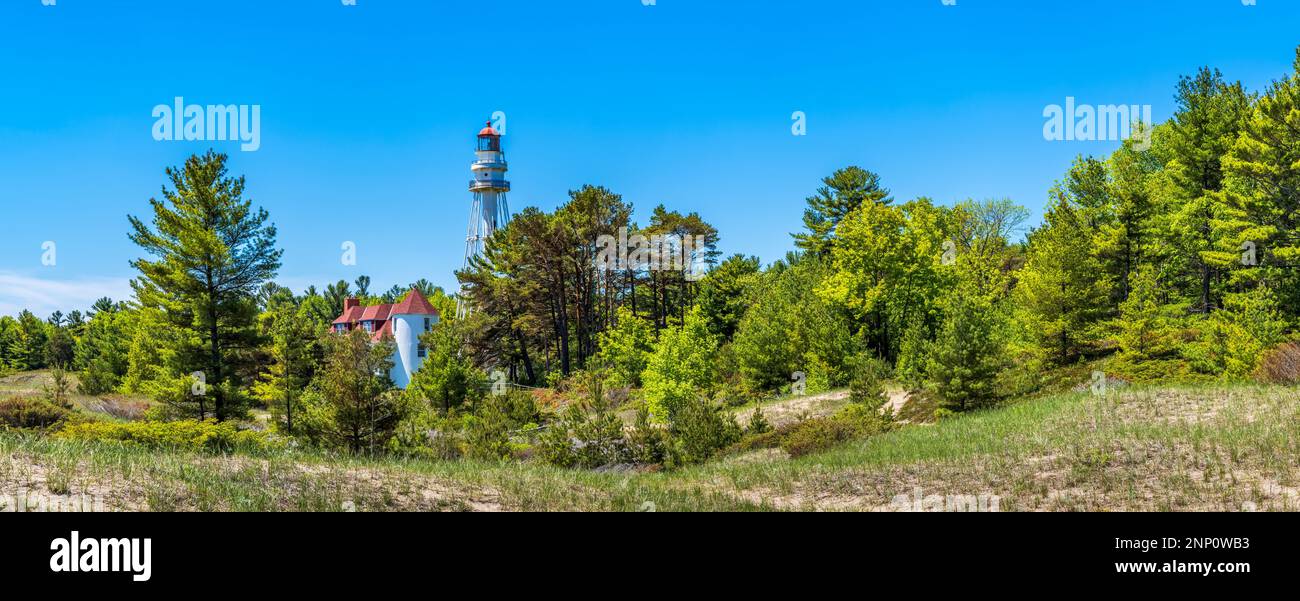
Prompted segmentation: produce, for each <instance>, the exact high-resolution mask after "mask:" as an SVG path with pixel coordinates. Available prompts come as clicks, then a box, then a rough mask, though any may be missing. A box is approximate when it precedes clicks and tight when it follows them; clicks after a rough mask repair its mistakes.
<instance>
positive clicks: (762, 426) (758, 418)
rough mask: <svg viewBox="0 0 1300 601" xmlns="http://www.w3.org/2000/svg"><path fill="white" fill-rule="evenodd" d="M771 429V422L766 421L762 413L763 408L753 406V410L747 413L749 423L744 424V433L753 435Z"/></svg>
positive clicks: (764, 432) (765, 432)
mask: <svg viewBox="0 0 1300 601" xmlns="http://www.w3.org/2000/svg"><path fill="white" fill-rule="evenodd" d="M771 431H772V424H771V423H769V422H768V421H767V416H765V415H763V408H762V407H755V408H754V412H753V413H751V414H749V423H748V424H746V425H745V435H746V436H755V435H759V434H767V433H768V432H771Z"/></svg>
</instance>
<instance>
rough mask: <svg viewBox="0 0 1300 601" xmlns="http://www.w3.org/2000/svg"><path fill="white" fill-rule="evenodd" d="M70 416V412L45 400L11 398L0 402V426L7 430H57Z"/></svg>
mask: <svg viewBox="0 0 1300 601" xmlns="http://www.w3.org/2000/svg"><path fill="white" fill-rule="evenodd" d="M71 414H72V412H71V411H68V410H67V409H65V408H63V407H60V406H59V405H56V404H54V403H52V402H50V401H47V400H45V399H31V398H12V399H9V400H6V401H0V425H3V426H6V427H9V428H18V429H23V430H50V429H57V428H59V427H60V426H62V425H63V424H64V423H65V422H66V421H67V420H68V417H69V416H70V415H71Z"/></svg>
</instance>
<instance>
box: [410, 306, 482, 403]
mask: <svg viewBox="0 0 1300 601" xmlns="http://www.w3.org/2000/svg"><path fill="white" fill-rule="evenodd" d="M467 327H468V326H467V324H465V323H464V322H461V321H457V320H451V321H439V322H438V323H435V324H433V327H432V328H431V329H430V330H429V331H428V332H426V333H424V334H423V335H421V336H420V342H421V343H422V344H423V345H424V347H425V349H426V350H425V358H424V362H422V363H421V364H420V369H419V370H418V371H416V372H415V375H414V376H412V377H411V382H410V384H409V385H407V387H406V395H407V396H408V397H409V398H411V399H412V400H414V401H417V402H420V403H424V404H429V405H431V406H432V407H433V408H435V409H437V410H439V411H441V412H442V413H444V414H445V413H447V412H449V411H451V410H453V409H456V408H458V407H461V406H464V405H466V404H469V403H473V402H475V401H476V400H478V399H480V398H482V396H483V392H484V390H483V382H484V381H486V380H487V377H486V376H485V375H484V374H483V372H482V371H480V370H479V369H477V368H476V367H474V364H473V362H472V361H471V360H470V359H469V358H468V357H466V356H465V354H464V350H463V349H464V348H465V346H464V345H465V343H466V340H467V334H466V331H465V330H466V328H467Z"/></svg>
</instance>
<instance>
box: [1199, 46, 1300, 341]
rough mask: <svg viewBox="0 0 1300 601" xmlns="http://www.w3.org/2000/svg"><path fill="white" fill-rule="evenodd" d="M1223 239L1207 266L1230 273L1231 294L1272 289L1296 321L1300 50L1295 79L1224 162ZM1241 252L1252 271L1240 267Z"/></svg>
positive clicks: (1260, 108) (1257, 115)
mask: <svg viewBox="0 0 1300 601" xmlns="http://www.w3.org/2000/svg"><path fill="white" fill-rule="evenodd" d="M1223 166H1224V170H1225V171H1226V179H1227V184H1226V185H1225V188H1224V192H1223V194H1222V195H1221V196H1222V198H1223V199H1224V204H1225V205H1226V208H1225V210H1224V211H1223V216H1222V219H1221V220H1220V222H1219V223H1218V225H1219V228H1220V231H1221V232H1223V233H1224V235H1223V241H1222V244H1221V246H1220V252H1219V253H1217V254H1213V255H1212V256H1211V258H1212V259H1214V260H1215V262H1216V263H1217V264H1218V265H1219V266H1220V268H1221V269H1225V270H1226V269H1231V270H1232V272H1233V275H1234V276H1235V277H1234V280H1235V281H1234V284H1235V286H1234V287H1235V288H1237V289H1241V287H1246V286H1257V285H1266V286H1270V287H1272V288H1274V290H1275V292H1277V294H1278V296H1279V300H1280V301H1281V304H1282V306H1283V307H1285V308H1286V314H1287V315H1289V316H1290V317H1292V318H1294V317H1297V316H1300V269H1298V268H1300V49H1297V50H1296V61H1295V72H1294V73H1293V74H1291V75H1290V76H1289V77H1287V78H1284V79H1282V80H1280V81H1276V82H1274V83H1273V84H1272V85H1271V86H1270V87H1269V89H1268V91H1267V92H1266V93H1265V94H1264V96H1263V97H1262V98H1260V99H1259V101H1258V102H1257V103H1256V105H1255V110H1254V113H1253V114H1252V115H1251V117H1250V118H1249V120H1247V122H1246V124H1245V126H1244V127H1243V128H1242V131H1241V135H1240V136H1239V137H1238V138H1237V140H1236V143H1235V144H1234V145H1233V147H1232V150H1231V152H1230V153H1228V156H1227V157H1226V158H1225V159H1224V161H1223ZM1243 249H1246V250H1247V251H1248V252H1253V253H1254V255H1255V257H1254V258H1255V259H1256V262H1257V263H1258V265H1257V266H1255V265H1243V263H1248V262H1249V261H1243V260H1242V258H1243V256H1242V255H1243Z"/></svg>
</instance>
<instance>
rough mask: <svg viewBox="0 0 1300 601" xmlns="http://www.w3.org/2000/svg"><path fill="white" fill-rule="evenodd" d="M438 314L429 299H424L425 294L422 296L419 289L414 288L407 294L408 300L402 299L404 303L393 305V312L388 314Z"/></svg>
mask: <svg viewBox="0 0 1300 601" xmlns="http://www.w3.org/2000/svg"><path fill="white" fill-rule="evenodd" d="M437 314H438V310H437V309H434V308H433V305H431V304H429V301H428V299H426V298H424V295H423V294H420V290H419V289H418V288H412V289H411V291H410V292H408V293H406V298H404V299H402V302H400V303H397V304H396V305H393V308H392V311H389V312H388V313H387V315H437Z"/></svg>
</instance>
